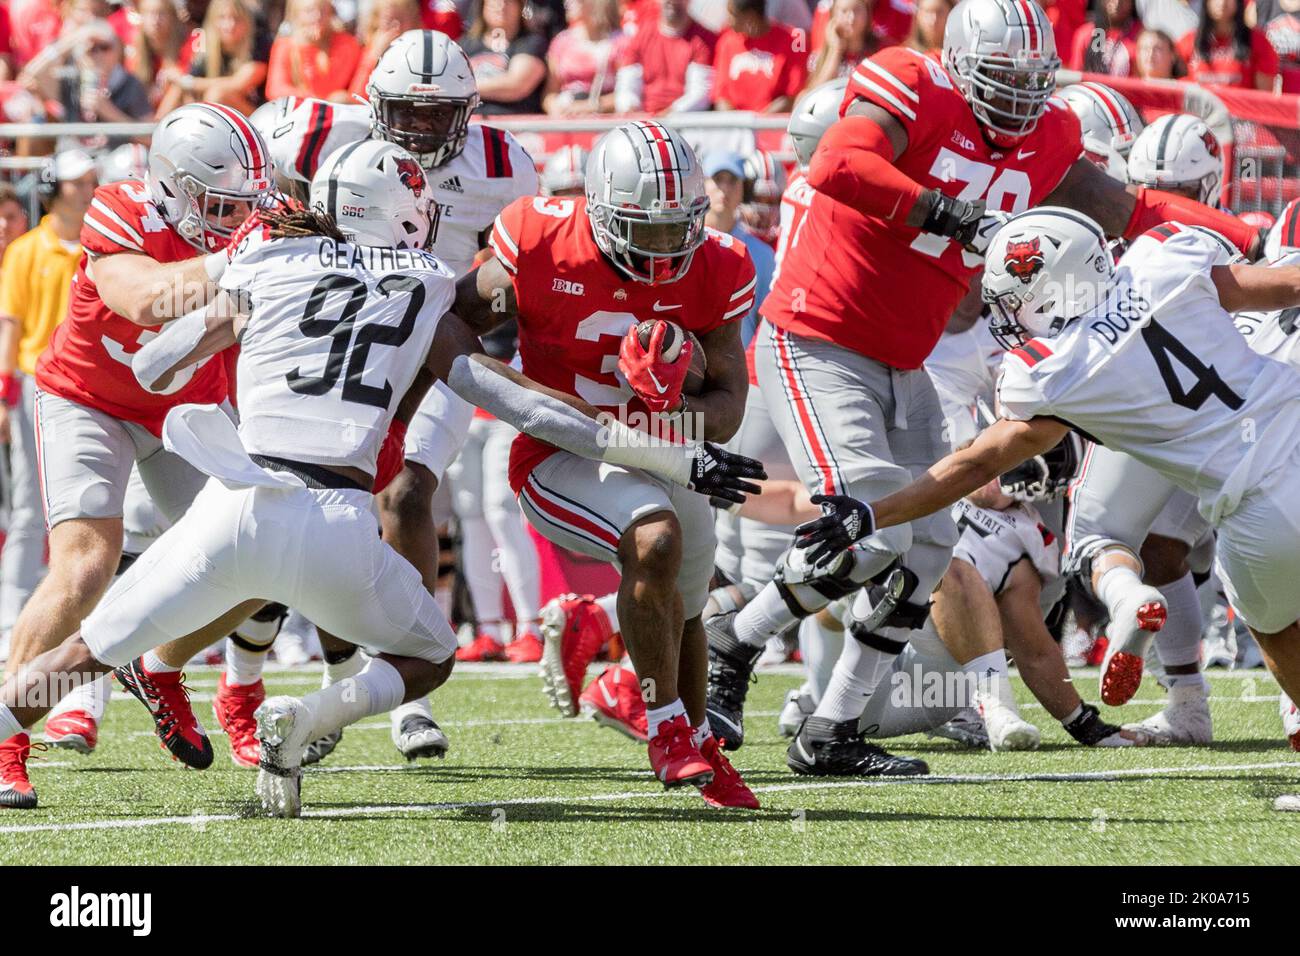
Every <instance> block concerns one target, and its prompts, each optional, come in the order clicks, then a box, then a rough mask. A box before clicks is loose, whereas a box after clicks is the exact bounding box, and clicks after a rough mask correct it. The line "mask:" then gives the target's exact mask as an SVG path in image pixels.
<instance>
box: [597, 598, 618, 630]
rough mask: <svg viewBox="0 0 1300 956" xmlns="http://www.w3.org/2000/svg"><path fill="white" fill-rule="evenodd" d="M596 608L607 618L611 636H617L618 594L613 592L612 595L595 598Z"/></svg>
mask: <svg viewBox="0 0 1300 956" xmlns="http://www.w3.org/2000/svg"><path fill="white" fill-rule="evenodd" d="M596 607H598V608H600V609H601V610H602V611H604V612H605V616H606V617H607V618H609V632H610V633H611V634H617V633H618V592H615V593H613V594H605V595H602V596H601V597H598V598H596Z"/></svg>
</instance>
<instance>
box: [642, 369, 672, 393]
mask: <svg viewBox="0 0 1300 956" xmlns="http://www.w3.org/2000/svg"><path fill="white" fill-rule="evenodd" d="M646 374H647V375H649V376H650V381H652V382H653V383H654V386H655V388H657V389H658V390H659V394H660V395H662V394H663V393H664V392H666V391H668V386H667V385H660V384H659V379H657V378H655V373H654V372H650V371H647V372H646Z"/></svg>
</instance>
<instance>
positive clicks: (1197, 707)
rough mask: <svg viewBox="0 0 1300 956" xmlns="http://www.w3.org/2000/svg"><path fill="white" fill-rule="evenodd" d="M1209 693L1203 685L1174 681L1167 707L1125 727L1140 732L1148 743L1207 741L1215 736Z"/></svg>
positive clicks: (1150, 744)
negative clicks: (1175, 682)
mask: <svg viewBox="0 0 1300 956" xmlns="http://www.w3.org/2000/svg"><path fill="white" fill-rule="evenodd" d="M1209 692H1210V689H1209V687H1208V686H1207V685H1204V684H1175V685H1174V686H1173V687H1171V688H1169V701H1168V702H1167V703H1166V704H1165V709H1164V710H1162V711H1160V712H1159V713H1156V714H1152V715H1151V716H1150V717H1148V718H1147V719H1146V720H1142V721H1139V722H1137V723H1135V724H1125V725H1124V729H1125V730H1128V731H1132V732H1133V733H1135V734H1138V735H1139V736H1140V737H1141V738H1142V742H1143V743H1144V744H1146V745H1147V746H1156V747H1178V746H1197V745H1203V744H1208V743H1210V741H1211V740H1213V739H1214V722H1213V721H1212V720H1211V718H1210V704H1209V701H1208V700H1207V699H1206V698H1207V697H1208V696H1209Z"/></svg>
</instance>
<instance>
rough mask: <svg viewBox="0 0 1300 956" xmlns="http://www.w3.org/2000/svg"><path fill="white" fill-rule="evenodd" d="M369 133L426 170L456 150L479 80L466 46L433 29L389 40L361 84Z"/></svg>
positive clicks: (475, 101)
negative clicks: (371, 130)
mask: <svg viewBox="0 0 1300 956" xmlns="http://www.w3.org/2000/svg"><path fill="white" fill-rule="evenodd" d="M366 96H367V97H368V98H369V100H370V108H371V110H372V111H373V113H374V136H375V137H376V138H378V139H386V140H388V141H389V142H390V143H396V144H397V145H398V146H401V147H402V148H403V149H406V150H407V151H409V152H411V153H414V154H415V156H416V158H417V159H419V161H420V165H422V166H423V167H424V168H425V169H436V168H437V167H439V166H442V165H444V164H445V163H446V162H447V161H448V160H450V159H452V158H453V157H455V156H458V155H460V152H461V150H463V149H464V148H465V140H466V137H468V135H469V118H470V114H471V113H473V112H474V110H475V109H477V108H478V105H479V95H478V85H477V84H476V83H475V82H474V70H473V68H472V67H471V66H470V64H469V58H468V57H466V56H465V51H464V50H462V49H461V48H460V47H459V46H457V45H456V42H455V41H454V40H452V39H451V38H450V37H448V36H447V35H446V34H445V33H439V32H438V31H437V30H408V31H406V32H405V33H403V34H402V35H401V36H399V37H398V38H397V39H396V40H394V41H393V42H392V43H391V44H389V47H388V49H387V50H385V51H384V54H383V56H381V57H380V58H379V62H378V63H377V64H375V69H374V71H373V72H372V73H371V74H370V80H369V81H368V82H367V83H366Z"/></svg>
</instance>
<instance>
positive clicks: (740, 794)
mask: <svg viewBox="0 0 1300 956" xmlns="http://www.w3.org/2000/svg"><path fill="white" fill-rule="evenodd" d="M700 754H701V755H702V756H703V757H704V759H705V760H707V761H708V762H709V766H711V767H712V768H713V781H712V782H711V783H709V784H707V785H705V786H703V787H701V788H700V796H702V797H703V798H704V802H705V803H707V804H708V805H709V806H711V807H740V808H741V809H744V810H757V809H758V797H756V796H754V791H753V790H750V789H749V787H747V786H745V781H744V780H742V779H741V778H740V774H738V773H737V772H736V768H735V767H733V766H732V765H731V761H730V760H728V759H727V755H726V754H724V753H723V752H722V746H721V744H719V743H718V740H717V738H716V737H710V738H709V739H708V740H706V741H704V743H703V744H701V745H700Z"/></svg>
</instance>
